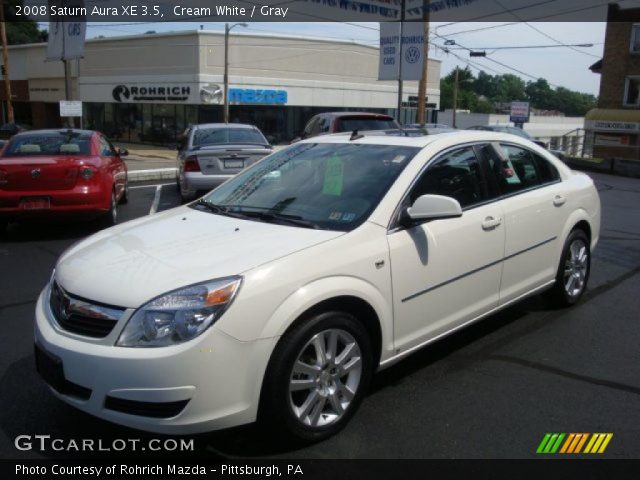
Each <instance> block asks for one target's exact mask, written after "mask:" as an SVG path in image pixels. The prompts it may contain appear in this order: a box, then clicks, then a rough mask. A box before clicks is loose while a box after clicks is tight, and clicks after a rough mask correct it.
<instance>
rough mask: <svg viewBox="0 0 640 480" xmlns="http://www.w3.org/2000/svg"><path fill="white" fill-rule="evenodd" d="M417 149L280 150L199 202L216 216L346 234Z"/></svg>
mask: <svg viewBox="0 0 640 480" xmlns="http://www.w3.org/2000/svg"><path fill="white" fill-rule="evenodd" d="M419 150H420V149H419V148H416V147H398V146H391V145H357V144H331V143H319V144H318V143H305V144H298V145H294V146H291V147H289V148H286V149H284V150H281V151H279V152H277V153H275V154H273V155H270V156H269V157H266V158H265V159H264V160H262V161H261V162H259V163H257V164H255V165H254V166H253V167H251V168H249V169H247V170H245V171H244V172H242V173H240V174H239V175H237V176H236V177H234V178H233V179H231V180H229V181H228V182H226V183H224V184H222V185H221V186H220V187H218V188H217V189H215V190H213V191H212V192H211V193H209V194H208V195H207V196H205V197H204V198H203V201H204V202H206V204H207V205H206V206H207V207H209V208H216V211H215V213H221V214H229V215H232V216H237V214H242V215H245V216H249V215H252V217H251V218H252V219H257V220H263V221H273V222H275V221H282V222H283V223H287V222H288V223H291V224H293V221H297V223H298V224H299V226H307V227H310V228H321V229H326V230H342V231H349V230H352V229H353V228H355V227H357V226H358V225H359V224H361V223H362V222H364V221H365V220H366V219H367V218H368V216H369V215H370V214H371V212H372V211H373V209H374V208H375V207H376V206H377V205H378V203H379V202H380V200H381V199H382V197H383V196H384V195H385V193H386V192H387V190H388V189H389V187H390V186H391V185H392V184H393V182H394V181H395V180H396V178H397V177H398V175H399V174H400V172H402V170H403V169H404V168H405V166H406V165H407V164H408V163H409V161H410V160H411V159H412V158H413V157H414V155H415V154H416V153H417V152H418V151H419Z"/></svg>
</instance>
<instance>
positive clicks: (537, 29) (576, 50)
mask: <svg viewBox="0 0 640 480" xmlns="http://www.w3.org/2000/svg"><path fill="white" fill-rule="evenodd" d="M493 1H494V3H496V4H498V5H499V6H500V7H502V8H504V9H505V11H507V12H509V13H510V14H511V15H513V16H514V17H515V18H516V19H518V20H520V21H521V22H523V23H524V24H525V25H526V26H527V27H529V28H531V29H532V30H535V31H536V32H538V33H539V34H540V35H543V36H545V37H546V38H548V39H549V40H551V41H552V42H556V43H557V44H558V45H561V46H563V47H567V48H570V49H571V50H573V51H574V52H578V53H581V54H583V55H588V56H590V57H593V58H600V57H599V56H598V55H594V54H592V53H589V52H584V51H582V50H578V49H577V48H575V47H574V46H572V45H565V44H564V42H561V41H560V40H558V39H557V38H554V37H552V36H551V35H549V34H547V33H546V32H543V31H542V30H540V29H539V28H538V27H534V26H533V25H531V24H530V23H529V22H526V21H524V20H523V19H522V18H521V17H520V16H519V15H518V14H516V13H514V11H513V10H510V9H508V8H507V7H505V6H504V5H503V4H502V3H501V2H500V0H493Z"/></svg>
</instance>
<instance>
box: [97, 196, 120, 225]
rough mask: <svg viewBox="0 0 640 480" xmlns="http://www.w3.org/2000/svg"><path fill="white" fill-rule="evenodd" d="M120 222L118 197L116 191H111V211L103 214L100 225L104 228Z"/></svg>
mask: <svg viewBox="0 0 640 480" xmlns="http://www.w3.org/2000/svg"><path fill="white" fill-rule="evenodd" d="M117 223H118V199H117V198H116V191H115V190H112V191H111V207H110V208H109V211H108V212H107V213H105V214H104V215H102V217H101V218H100V226H101V227H102V228H109V227H113V226H114V225H116V224H117Z"/></svg>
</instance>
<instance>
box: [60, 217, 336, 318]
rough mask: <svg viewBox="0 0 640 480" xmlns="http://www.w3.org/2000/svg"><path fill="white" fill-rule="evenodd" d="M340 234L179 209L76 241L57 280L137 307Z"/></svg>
mask: <svg viewBox="0 0 640 480" xmlns="http://www.w3.org/2000/svg"><path fill="white" fill-rule="evenodd" d="M343 234H344V232H336V231H326V230H313V229H307V228H298V227H290V226H285V225H277V224H269V223H263V222H258V221H250V220H243V219H235V218H231V217H224V216H221V215H214V214H211V213H207V212H201V211H197V210H193V209H192V208H189V207H178V208H175V209H173V210H169V211H167V212H162V213H159V214H156V215H152V216H148V217H144V218H142V219H138V220H134V221H131V222H127V223H125V224H122V225H119V226H116V227H114V228H110V229H107V230H103V231H102V232H99V233H97V234H95V235H92V236H91V237H89V238H87V239H85V240H83V241H81V242H79V243H77V244H76V245H74V246H73V247H71V248H70V249H69V250H67V251H66V252H65V253H64V254H63V255H62V257H60V260H59V261H58V264H57V266H56V280H57V281H58V282H59V283H60V285H61V286H62V287H63V288H64V289H65V290H67V291H68V292H69V293H71V294H73V295H76V296H79V297H83V298H86V299H89V300H92V301H96V302H101V303H106V304H109V305H116V306H121V307H130V308H136V307H139V306H140V305H142V304H144V303H146V302H147V301H149V300H151V299H152V298H154V297H157V296H158V295H161V294H163V293H166V292H168V291H170V290H174V289H177V288H180V287H184V286H186V285H190V284H194V283H197V282H202V281H206V280H211V279H214V278H220V277H226V276H230V275H238V274H242V273H243V272H246V271H247V270H250V269H252V268H255V267H257V266H260V265H263V264H265V263H268V262H270V261H273V260H276V259H278V258H281V257H284V256H286V255H289V254H291V253H294V252H297V251H300V250H303V249H305V248H309V247H312V246H313V245H317V244H319V243H322V242H325V241H328V240H331V239H333V238H336V237H338V236H340V235H343Z"/></svg>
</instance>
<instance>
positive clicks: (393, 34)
mask: <svg viewBox="0 0 640 480" xmlns="http://www.w3.org/2000/svg"><path fill="white" fill-rule="evenodd" d="M400 27H401V25H400V23H399V22H395V23H390V22H386V23H381V24H380V59H379V67H378V80H399V79H400V80H420V78H421V77H422V66H423V65H424V24H423V23H422V22H404V23H403V24H402V28H400ZM401 30H402V32H401ZM400 38H402V42H401V41H400ZM401 64H402V78H399V76H400V65H401Z"/></svg>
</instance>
